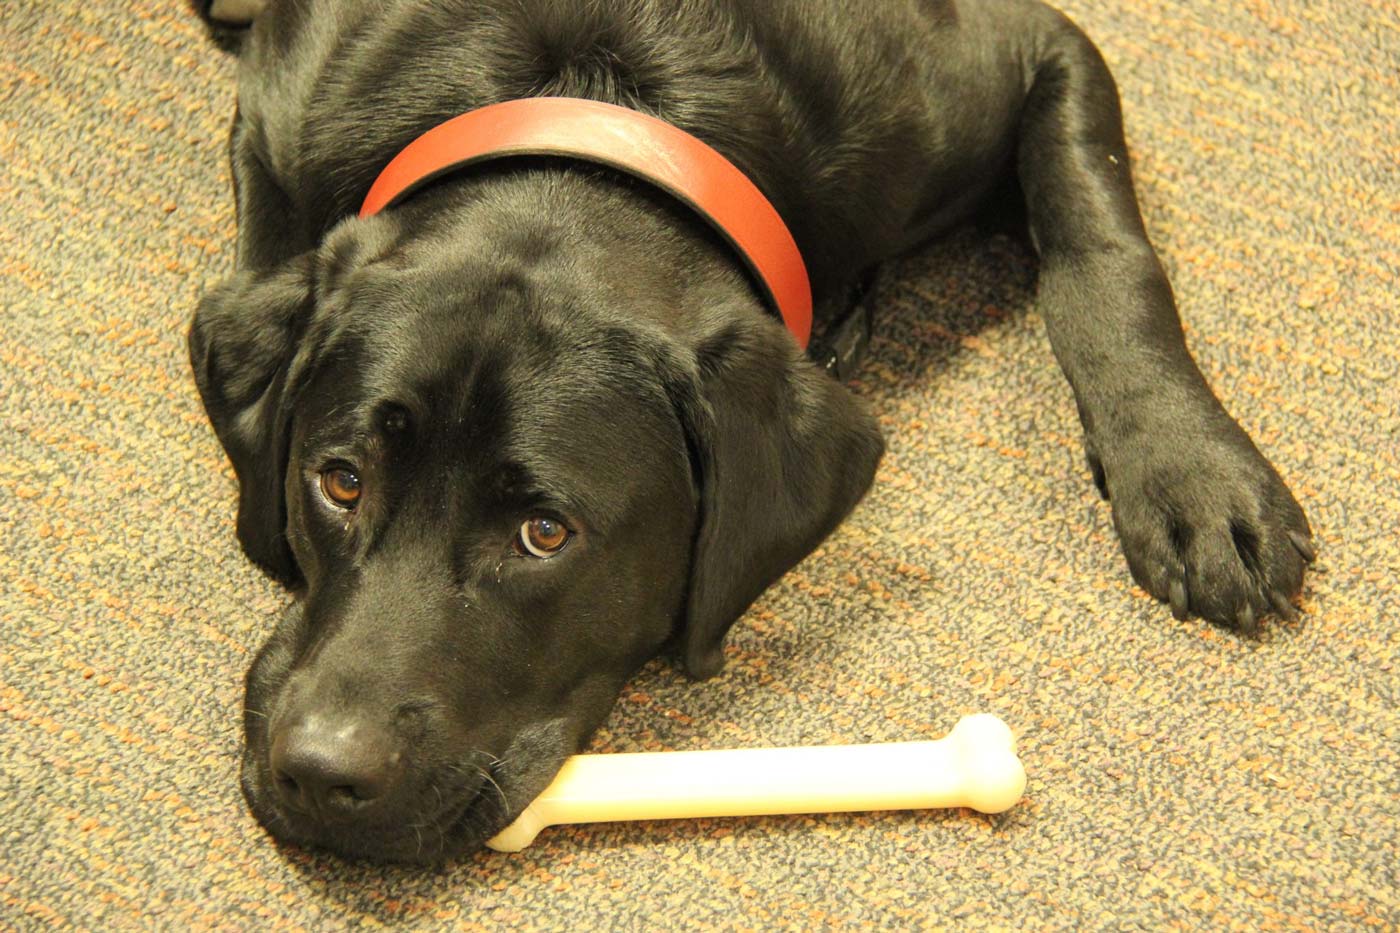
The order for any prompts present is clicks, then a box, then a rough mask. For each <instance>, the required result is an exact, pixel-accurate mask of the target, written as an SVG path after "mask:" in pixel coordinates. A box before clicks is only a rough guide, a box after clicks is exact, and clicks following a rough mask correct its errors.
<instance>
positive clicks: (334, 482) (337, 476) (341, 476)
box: [321, 467, 360, 509]
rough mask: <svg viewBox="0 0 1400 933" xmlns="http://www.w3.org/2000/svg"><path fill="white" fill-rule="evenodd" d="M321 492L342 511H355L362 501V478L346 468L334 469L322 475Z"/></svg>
mask: <svg viewBox="0 0 1400 933" xmlns="http://www.w3.org/2000/svg"><path fill="white" fill-rule="evenodd" d="M321 492H322V493H324V494H325V496H326V498H327V499H329V500H330V501H331V502H333V503H335V504H336V505H338V506H339V507H340V508H342V509H353V508H354V507H355V504H356V503H357V502H359V501H360V478H359V477H358V476H356V475H355V474H354V472H352V471H351V470H348V469H346V468H345V467H333V468H331V469H329V470H326V471H325V472H324V473H322V474H321Z"/></svg>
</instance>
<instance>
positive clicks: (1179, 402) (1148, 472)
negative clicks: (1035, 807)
mask: <svg viewBox="0 0 1400 933" xmlns="http://www.w3.org/2000/svg"><path fill="white" fill-rule="evenodd" d="M1041 14H1042V15H1043V16H1044V17H1045V24H1044V27H1043V31H1042V34H1041V36H1042V41H1041V42H1039V43H1036V47H1037V50H1038V51H1037V52H1036V53H1035V54H1036V55H1037V60H1035V61H1033V62H1029V63H1028V72H1029V73H1030V74H1031V75H1032V80H1031V88H1030V91H1029V95H1028V98H1027V100H1026V104H1025V108H1024V111H1023V117H1022V123H1021V128H1020V130H1021V132H1020V142H1019V149H1018V153H1017V172H1018V175H1019V178H1020V181H1021V186H1022V189H1023V190H1024V192H1025V197H1026V206H1027V212H1028V217H1029V221H1030V227H1031V234H1032V238H1033V241H1034V242H1035V244H1036V248H1037V250H1038V251H1039V253H1040V258H1041V270H1040V294H1039V305H1040V309H1041V312H1042V314H1043V316H1044V318H1045V322H1046V327H1047V329H1048V331H1049V335H1050V342H1051V345H1052V347H1053V349H1054V352H1055V356H1056V358H1057V359H1058V360H1059V362H1060V365H1061V367H1062V368H1063V369H1064V372H1065V375H1066V376H1067V377H1068V378H1069V381H1070V384H1071V386H1072V387H1073V390H1074V396H1075V401H1076V403H1077V405H1078V407H1079V416H1080V420H1081V422H1082V423H1083V425H1084V431H1085V435H1086V446H1087V452H1088V456H1089V461H1090V465H1091V468H1092V470H1093V473H1094V478H1095V480H1096V482H1097V483H1098V484H1099V488H1100V489H1101V490H1102V491H1103V493H1104V495H1105V496H1107V497H1109V498H1110V500H1111V504H1112V508H1113V519H1114V524H1115V527H1116V528H1117V530H1118V535H1119V538H1120V540H1121V541H1122V545H1123V550H1124V552H1125V554H1126V556H1127V558H1128V563H1129V566H1130V567H1131V569H1132V572H1133V576H1134V577H1135V578H1136V579H1137V580H1138V582H1139V583H1140V584H1141V585H1142V586H1143V587H1144V588H1145V589H1147V590H1148V591H1149V592H1150V593H1152V594H1153V595H1154V596H1156V597H1157V598H1158V599H1162V600H1165V601H1168V602H1170V603H1171V606H1172V609H1173V612H1174V613H1175V614H1176V615H1177V616H1178V617H1179V618H1184V617H1185V616H1186V615H1187V614H1188V613H1189V612H1195V613H1197V614H1199V615H1201V616H1204V617H1206V618H1208V619H1211V620H1213V621H1216V622H1220V623H1224V624H1227V625H1231V626H1234V627H1237V628H1239V629H1241V630H1244V631H1253V630H1254V629H1255V627H1256V625H1257V619H1258V617H1259V616H1260V615H1261V614H1263V613H1266V612H1270V611H1273V612H1276V613H1278V614H1280V615H1283V616H1285V617H1291V616H1292V615H1293V609H1292V606H1291V604H1290V602H1289V599H1290V598H1291V597H1292V596H1294V595H1295V594H1296V593H1297V592H1298V590H1299V588H1300V586H1301V583H1302V577H1303V565H1304V562H1305V561H1307V560H1310V559H1311V555H1312V549H1311V545H1310V544H1309V541H1308V538H1309V536H1310V534H1311V532H1310V530H1309V527H1308V522H1307V519H1306V518H1305V517H1304V515H1303V511H1302V509H1301V508H1300V507H1299V506H1298V503H1297V502H1296V501H1295V500H1294V498H1293V496H1292V495H1291V494H1290V493H1289V491H1288V488H1287V487H1286V486H1285V485H1284V484H1283V482H1282V481H1281V480H1280V479H1279V477H1278V474H1277V473H1276V472H1275V471H1274V469H1273V467H1272V466H1271V465H1270V464H1269V462H1268V461H1267V460H1266V459H1265V458H1264V457H1263V456H1262V455H1261V454H1260V453H1259V451H1258V449H1256V448H1255V446H1254V444H1253V443H1252V442H1251V441H1250V439H1249V437H1248V436H1247V435H1246V434H1245V433H1244V431H1243V430H1241V429H1240V427H1239V426H1238V425H1237V424H1236V423H1235V422H1234V420H1232V419H1231V418H1230V416H1229V415H1228V414H1226V412H1225V410H1224V408H1223V407H1222V406H1221V405H1220V403H1219V401H1217V399H1216V397H1215V395H1214V393H1213V392H1212V391H1211V389H1210V387H1209V386H1208V385H1207V383H1206V380H1205V378H1204V377H1203V376H1202V374H1201V371H1200V369H1199V368H1198V367H1197V365H1196V363H1195V361H1194V360H1193V359H1192V357H1191V354H1190V352H1189V351H1188V350H1187V347H1186V341H1185V338H1184V336H1183V334H1182V330H1181V323H1180V320H1179V318H1178V316H1177V310H1176V305H1175V302H1174V299H1173V296H1172V290H1171V286H1170V285H1169V284H1168V282H1167V277H1166V274H1165V273H1164V272H1163V270H1162V266H1161V264H1160V262H1159V261H1158V259H1157V255H1156V253H1155V252H1154V251H1153V249H1152V246H1151V244H1150V243H1149V242H1148V239H1147V234H1146V231H1145V229H1144V227H1143V221H1142V217H1141V215H1140V213H1139V210H1138V204H1137V198H1136V195H1135V193H1134V191H1133V182H1132V177H1131V174H1130V171H1129V166H1128V153H1127V149H1126V145H1125V143H1124V140H1123V127H1122V118H1121V114H1120V110H1119V102H1118V92H1117V88H1116V87H1115V85H1114V82H1113V79H1112V77H1111V76H1110V75H1109V72H1108V68H1107V67H1106V66H1105V64H1104V62H1103V59H1102V58H1101V57H1100V55H1099V53H1098V50H1097V49H1095V48H1094V46H1093V45H1092V43H1090V42H1089V40H1088V39H1087V38H1085V37H1084V35H1083V34H1082V33H1081V32H1080V31H1079V30H1078V29H1077V28H1076V27H1075V26H1074V25H1073V24H1071V23H1070V22H1069V21H1068V20H1066V19H1064V18H1063V17H1062V16H1060V15H1059V14H1058V13H1054V12H1053V11H1050V10H1049V9H1048V8H1045V9H1043V10H1042V11H1041Z"/></svg>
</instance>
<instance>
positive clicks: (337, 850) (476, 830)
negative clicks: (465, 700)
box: [240, 742, 566, 865]
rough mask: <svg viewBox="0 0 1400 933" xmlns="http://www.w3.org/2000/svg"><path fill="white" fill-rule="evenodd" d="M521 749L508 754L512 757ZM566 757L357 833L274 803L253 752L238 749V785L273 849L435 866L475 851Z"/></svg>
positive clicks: (489, 780)
mask: <svg viewBox="0 0 1400 933" xmlns="http://www.w3.org/2000/svg"><path fill="white" fill-rule="evenodd" d="M520 744H521V743H519V742H517V743H513V744H512V746H511V747H512V749H518V748H519V746H520ZM531 744H533V743H531ZM565 755H566V753H565V752H564V751H563V750H562V749H560V750H558V751H557V752H552V753H551V754H547V755H544V756H541V757H532V758H530V759H528V760H525V761H526V763H525V764H524V767H522V768H520V769H519V770H515V769H511V771H510V772H509V773H506V772H505V771H504V770H497V769H493V771H492V773H491V774H490V775H489V776H488V775H483V776H482V779H481V780H480V781H478V782H477V783H474V784H472V785H470V786H468V787H464V788H460V789H458V790H456V791H455V792H452V793H446V792H444V793H439V792H436V791H434V792H433V793H432V807H424V808H423V810H422V811H421V812H420V813H418V814H397V815H394V816H393V817H391V818H387V819H386V820H384V821H383V822H380V823H374V824H369V825H362V826H360V825H350V824H343V823H335V822H330V823H326V822H322V821H318V820H313V819H311V818H309V817H307V816H306V815H304V814H301V813H297V812H293V811H291V810H288V809H287V808H286V807H284V806H283V805H282V804H281V803H280V802H279V801H278V800H277V796H276V790H275V789H274V788H273V786H272V782H271V775H270V773H269V770H268V768H267V766H266V760H267V759H266V756H265V755H260V754H259V753H258V751H257V750H256V749H255V748H253V747H251V746H249V747H245V749H244V753H243V763H242V774H241V775H240V784H241V786H242V789H243V796H244V799H245V800H246V801H247V802H248V809H249V810H250V811H251V812H252V814H253V816H254V818H255V819H257V821H258V822H259V823H260V824H262V826H263V828H264V829H266V830H267V831H268V832H269V833H270V834H271V835H272V836H273V838H275V839H276V840H278V841H279V842H282V843H285V844H290V845H294V846H296V847H298V848H303V849H314V850H321V851H327V852H331V853H333V854H335V855H338V856H340V857H341V858H345V859H350V860H353V861H368V862H394V863H402V864H409V865H439V864H442V863H444V862H452V861H457V860H460V859H463V858H466V857H468V856H471V855H473V854H475V853H477V852H479V851H481V850H482V849H483V848H484V847H485V846H486V842H487V841H488V840H489V839H491V838H492V837H493V836H495V835H496V834H497V833H499V832H500V831H501V830H503V829H505V828H506V827H507V826H509V825H510V824H511V823H512V822H514V820H515V819H516V817H518V816H519V815H520V813H521V812H522V811H523V810H524V809H525V807H526V806H527V805H528V804H529V803H530V802H531V801H533V800H534V799H535V798H536V797H537V796H539V794H540V792H541V791H543V790H544V789H545V788H546V787H547V786H549V782H550V781H551V780H553V779H554V776H555V774H557V773H558V771H559V768H560V766H561V765H562V764H563V761H564V758H565ZM513 760H522V759H519V758H515V759H513Z"/></svg>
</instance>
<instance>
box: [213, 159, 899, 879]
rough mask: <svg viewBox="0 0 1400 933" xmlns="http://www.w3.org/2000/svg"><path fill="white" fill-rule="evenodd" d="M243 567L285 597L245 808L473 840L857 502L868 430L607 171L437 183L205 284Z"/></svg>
mask: <svg viewBox="0 0 1400 933" xmlns="http://www.w3.org/2000/svg"><path fill="white" fill-rule="evenodd" d="M190 351H191V359H192V362H193V365H194V369H195V373H196V379H197V382H198V384H199V389H200V392H201V395H202V396H203V399H204V402H205V406H206V408H207V409H208V411H209V415H210V418H211V420H212V421H213V424H214V427H215V429H216V431H217V433H218V435H219V438H220V440H221V441H222V442H223V445H224V447H225V449H226V450H227V451H228V454H229V457H230V459H231V460H232V461H233V464H234V467H235V469H236V472H237V474H238V479H239V484H240V487H241V491H240V503H239V512H238V535H239V539H240V540H241V542H242V544H243V547H244V549H245V550H246V552H247V553H248V555H249V556H250V557H251V558H252V559H253V560H255V561H256V562H257V563H259V564H260V565H261V566H263V567H264V568H265V569H267V570H268V571H269V572H270V573H272V574H273V575H275V576H276V577H278V578H280V579H281V580H283V581H285V582H287V583H289V584H292V585H295V586H298V587H299V588H302V589H303V592H302V598H301V599H300V601H299V604H298V605H297V606H296V607H295V608H294V609H293V610H292V611H291V612H289V614H288V615H287V616H286V617H285V618H284V619H282V621H281V622H280V624H279V625H278V626H277V629H276V631H274V632H273V634H272V635H271V637H270V638H269V639H268V641H267V643H266V645H265V646H264V647H263V649H262V651H261V652H260V654H259V655H258V657H257V659H256V660H255V662H254V664H253V666H252V668H251V670H250V671H249V674H248V682H247V698H246V715H245V731H246V740H247V744H246V752H245V758H244V767H243V783H244V790H245V793H246V795H247V797H248V800H249V802H250V804H251V806H252V809H253V812H254V813H255V814H256V815H257V817H258V818H259V819H260V820H261V821H262V822H263V823H264V825H266V826H267V827H268V828H269V829H270V830H272V831H273V832H274V833H275V834H276V835H278V836H280V837H283V838H286V839H289V840H292V841H299V842H308V843H313V844H320V845H325V846H328V847H330V848H333V849H335V850H337V851H339V852H342V853H345V854H350V855H362V856H369V857H375V858H392V859H408V860H412V859H434V858H440V857H443V856H447V855H454V854H459V853H462V852H466V851H470V850H472V849H474V848H476V847H478V846H480V845H481V843H482V842H483V841H484V840H485V839H487V838H489V837H490V836H491V835H492V834H493V833H494V832H496V831H497V830H499V829H500V828H501V827H503V826H504V825H505V824H506V823H508V822H509V821H510V820H511V819H513V818H514V816H515V815H516V814H517V813H518V812H519V811H520V810H521V809H523V807H524V806H525V804H527V803H528V802H529V801H530V800H531V799H532V798H533V797H534V796H535V795H536V794H538V793H539V792H540V791H541V790H542V789H543V788H544V786H545V785H546V784H547V783H548V781H549V780H550V779H551V778H552V777H553V775H554V773H555V771H556V770H557V768H558V767H559V765H560V764H561V762H562V761H563V759H564V758H565V757H566V756H568V755H570V754H572V753H574V752H575V751H577V750H578V748H579V746H580V745H581V744H582V743H583V742H584V740H585V739H586V738H587V737H588V735H589V734H590V733H591V732H592V731H593V730H594V729H595V728H596V727H597V726H598V724H599V723H600V722H601V721H602V720H603V718H604V717H605V716H606V714H607V713H608V711H609V709H610V708H611V706H612V704H613V702H614V700H615V698H616V696H617V694H618V691H619V689H620V688H621V686H622V685H623V683H624V682H625V680H626V679H627V678H628V677H629V676H630V675H631V674H632V673H633V672H634V671H635V670H636V669H637V667H638V666H639V665H641V664H642V663H644V662H645V661H646V660H647V659H649V658H650V657H652V656H654V655H655V654H657V653H658V652H660V651H661V650H662V649H664V648H666V647H667V646H668V645H671V646H674V647H675V650H676V651H677V653H678V654H679V655H680V657H681V658H682V659H683V663H684V665H685V667H686V669H687V670H688V671H689V672H690V673H691V674H693V675H694V676H696V677H707V676H710V675H712V674H714V673H715V672H716V671H718V670H719V668H720V666H721V664H722V651H721V643H722V640H723V638H724V635H725V633H726V631H727V630H728V628H729V627H730V625H731V624H732V623H733V622H734V621H735V620H736V619H737V618H738V617H739V616H740V615H741V614H742V613H743V612H744V610H745V609H746V608H747V607H748V605H749V604H750V603H751V602H752V601H753V600H754V599H755V598H756V597H757V596H758V595H759V593H761V592H762V591H763V590H764V588H766V587H767V586H768V585H769V584H770V583H772V582H773V581H774V580H775V579H776V578H777V577H778V576H780V575H781V574H782V573H783V572H784V571H786V570H787V569H788V568H789V567H790V566H792V565H793V564H794V563H796V562H797V561H798V560H800V559H801V558H802V557H803V556H804V555H805V554H807V553H808V552H809V551H810V550H811V549H812V548H813V547H815V546H816V544H817V543H818V542H819V541H820V540H821V539H822V538H823V537H824V536H825V535H826V534H827V533H829V532H830V531H831V530H832V528H834V527H835V525H836V524H837V523H838V522H839V521H840V520H841V519H842V518H843V517H844V516H845V515H846V513H847V512H848V511H849V510H850V509H851V507H852V506H853V505H854V504H855V502H856V501H857V500H858V499H859V498H860V496H861V495H862V494H863V493H864V491H865V489H866V488H867V487H868V485H869V483H870V480H871V477H872V475H873V472H874V469H875V465H876V462H877V460H878V458H879V455H880V450H881V443H880V439H879V435H878V431H877V429H876V427H875V425H874V423H873V421H872V420H871V418H870V417H869V416H868V415H867V414H865V413H864V412H863V411H862V409H861V408H860V407H859V406H858V405H857V404H856V403H855V401H854V400H853V399H852V398H851V397H850V395H849V393H848V392H847V391H846V390H845V389H843V388H842V387H840V386H839V385H837V384H836V383H835V382H834V381H833V380H830V379H829V378H827V377H826V376H825V375H823V374H822V373H820V372H819V371H818V370H817V369H816V368H815V367H814V366H813V365H811V364H810V363H809V362H807V361H806V360H805V359H804V358H803V357H802V355H801V352H800V350H799V349H798V348H797V346H796V344H795V342H794V341H793V340H792V339H791V338H790V337H789V336H788V335H787V333H786V332H785V331H784V330H783V329H782V326H781V324H780V323H778V322H777V321H776V320H775V319H774V318H772V317H771V316H770V315H769V314H767V313H766V312H765V311H764V310H763V308H762V306H761V305H760V303H759V302H758V300H757V299H756V298H755V297H754V296H753V294H752V293H751V289H750V288H749V286H748V285H747V283H746V281H745V280H744V278H743V277H742V276H741V275H740V273H739V271H738V269H737V263H736V262H735V261H734V260H733V259H732V258H731V257H730V256H729V255H728V254H727V252H726V251H725V249H724V248H723V247H722V246H720V245H719V244H716V243H714V242H712V241H710V240H709V239H707V238H706V237H705V236H704V235H703V234H701V233H698V232H696V231H692V230H689V229H688V228H685V227H684V226H683V225H678V224H677V223H676V222H675V218H673V217H671V216H670V215H669V214H668V211H667V209H666V208H665V207H663V206H661V205H659V204H658V203H656V202H654V201H652V200H651V199H649V198H648V197H646V196H645V195H643V194H640V193H638V192H637V191H635V190H633V188H632V187H631V186H629V185H627V184H625V183H621V182H613V181H607V180H605V179H603V178H583V177H580V176H577V175H574V174H570V173H560V172H548V171H545V170H539V171H533V172H521V173H516V174H512V175H509V176H506V177H503V178H499V179H494V180H492V181H491V182H490V183H487V182H484V181H483V182H482V183H481V184H478V185H475V186H467V187H465V188H463V189H461V190H454V191H453V192H451V193H447V192H434V193H432V194H430V195H427V196H422V197H420V198H418V199H416V200H415V201H412V202H409V203H408V204H407V205H405V206H403V207H402V208H398V209H395V210H393V211H390V212H388V213H386V214H384V215H381V216H378V217H375V218H371V219H369V220H359V219H353V220H349V221H346V222H344V223H343V224H342V225H341V226H340V227H339V228H337V229H336V230H334V231H333V232H332V233H331V234H330V235H329V236H327V238H326V239H325V241H324V243H323V244H322V245H321V247H320V248H319V249H317V250H315V251H313V252H311V253H308V254H305V255H302V256H299V257H297V258H295V259H292V260H290V261H288V262H287V263H285V264H283V265H282V266H280V267H278V268H275V269H271V270H266V271H244V272H240V273H239V274H237V275H235V276H234V277H233V278H232V279H231V280H229V281H227V282H225V283H223V284H222V285H220V286H219V287H217V288H215V289H214V290H213V291H211V292H210V293H209V294H208V295H207V296H206V297H205V299H204V300H203V302H202V303H201V306H200V309H199V311H198V313H197V315H196V317H195V320H194V324H193V327H192V328H191V333H190Z"/></svg>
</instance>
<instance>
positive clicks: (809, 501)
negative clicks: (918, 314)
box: [679, 318, 884, 679]
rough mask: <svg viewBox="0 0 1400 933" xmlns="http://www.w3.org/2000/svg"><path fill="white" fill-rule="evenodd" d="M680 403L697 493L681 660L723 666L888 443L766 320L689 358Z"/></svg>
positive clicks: (845, 507)
mask: <svg viewBox="0 0 1400 933" xmlns="http://www.w3.org/2000/svg"><path fill="white" fill-rule="evenodd" d="M694 372H695V375H694V378H693V379H692V380H687V382H688V383H692V384H693V389H692V388H689V387H688V388H687V389H686V390H685V392H684V394H686V395H689V396H691V397H690V398H688V399H684V400H682V401H681V403H680V407H681V409H682V411H683V413H684V414H683V416H682V420H683V421H684V422H685V426H686V431H687V435H688V440H689V442H690V444H691V457H692V461H693V463H694V464H695V467H696V472H697V473H698V474H699V475H698V483H699V486H700V522H699V530H698V532H697V537H696V544H695V550H694V553H693V554H692V557H691V567H690V587H689V597H688V601H687V605H686V609H685V618H684V629H683V630H682V631H681V633H680V643H679V648H680V653H681V656H682V659H683V661H684V664H685V668H686V670H687V672H688V673H689V674H690V675H691V676H692V677H695V678H697V679H704V678H706V677H711V676H713V675H714V674H716V673H718V672H719V670H720V668H722V667H723V666H724V653H723V644H724V636H725V633H726V632H728V631H729V628H730V626H732V625H733V624H734V622H735V621H736V620H737V619H738V618H739V617H740V616H741V615H743V613H744V611H745V610H746V609H748V607H749V604H750V603H752V602H753V601H754V600H755V599H757V598H758V596H759V594H760V593H762V592H763V591H764V590H765V589H767V588H768V586H769V585H770V584H772V583H773V582H774V581H775V580H777V579H778V578H779V577H780V576H782V574H783V573H785V572H786V571H787V570H788V569H789V568H791V567H792V566H793V565H794V564H796V563H797V562H798V561H800V560H801V559H802V558H803V557H805V556H806V555H807V554H808V553H810V552H811V551H812V549H813V548H815V547H816V546H817V545H818V544H819V543H820V542H821V540H822V539H823V538H825V537H826V536H827V535H828V534H829V533H830V532H831V531H832V530H833V529H835V527H836V526H837V525H838V524H840V522H841V520H842V519H844V518H845V517H846V515H847V514H848V513H849V512H850V511H851V509H852V508H854V507H855V505H856V503H857V502H859V501H860V498H861V496H863V495H864V494H865V491H866V490H867V489H868V488H869V486H870V483H871V480H872V479H873V478H874V474H875V467H876V466H877V465H878V463H879V460H880V455H881V454H882V453H883V451H884V442H883V440H882V439H881V437H880V431H879V428H878V427H877V426H876V424H875V420H874V418H872V417H871V415H870V414H869V413H868V412H866V411H865V410H864V408H863V407H862V406H861V405H860V404H859V403H858V402H857V401H856V399H855V397H854V396H853V395H852V394H851V393H850V391H849V390H847V389H846V388H845V387H844V386H842V385H840V384H839V383H837V381H836V380H834V379H832V378H831V377H829V376H827V375H826V374H825V373H823V372H821V371H820V370H819V369H818V368H817V367H816V366H815V365H814V364H813V363H811V362H810V361H809V360H807V359H806V358H805V357H804V356H803V355H802V353H801V351H800V349H799V348H798V347H797V345H796V344H795V343H794V342H793V340H792V339H791V337H789V336H788V335H787V333H786V332H785V331H784V330H783V329H782V327H781V325H779V324H778V323H777V322H776V321H774V320H772V319H769V318H762V319H757V320H752V319H750V320H744V321H742V322H738V323H731V324H729V325H727V326H726V327H724V328H722V329H720V330H719V331H718V332H717V333H715V334H713V335H711V336H710V337H708V338H707V339H705V340H704V341H703V342H702V344H701V345H700V346H699V348H698V349H697V350H696V352H695V371H694Z"/></svg>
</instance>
